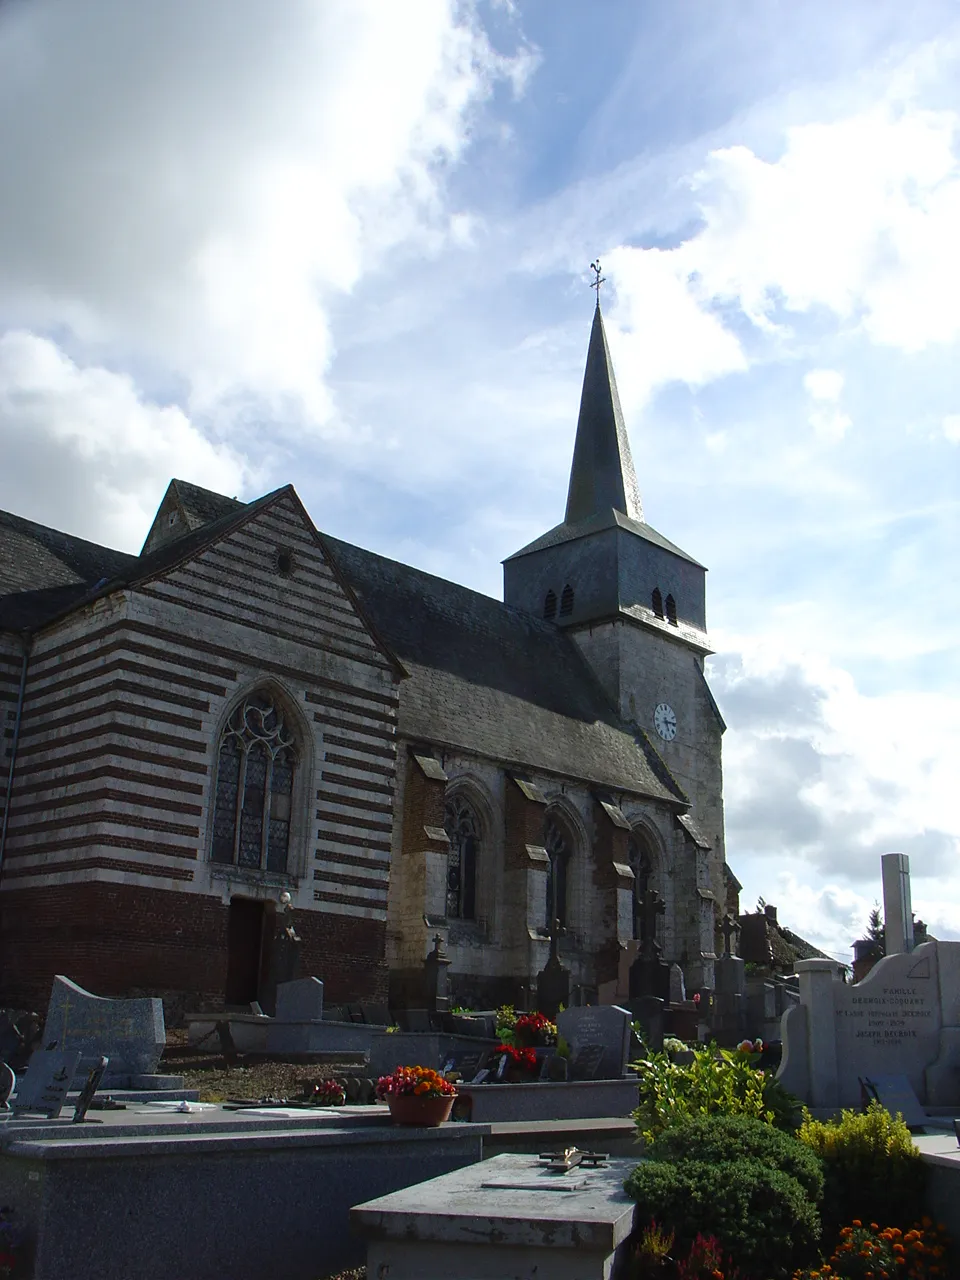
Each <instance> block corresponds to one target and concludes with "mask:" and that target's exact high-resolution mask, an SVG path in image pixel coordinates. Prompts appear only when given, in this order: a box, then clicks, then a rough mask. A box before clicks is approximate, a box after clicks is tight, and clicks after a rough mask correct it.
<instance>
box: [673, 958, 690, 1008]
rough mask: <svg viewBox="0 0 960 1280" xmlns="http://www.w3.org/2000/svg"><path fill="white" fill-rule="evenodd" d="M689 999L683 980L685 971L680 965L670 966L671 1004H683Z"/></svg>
mask: <svg viewBox="0 0 960 1280" xmlns="http://www.w3.org/2000/svg"><path fill="white" fill-rule="evenodd" d="M686 998H687V988H686V984H685V982H684V980H683V970H682V969H681V968H680V966H679V965H678V964H672V965H671V966H670V1003H671V1004H683V1003H684V1001H685V1000H686Z"/></svg>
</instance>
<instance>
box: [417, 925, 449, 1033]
mask: <svg viewBox="0 0 960 1280" xmlns="http://www.w3.org/2000/svg"><path fill="white" fill-rule="evenodd" d="M449 969H450V957H449V956H448V955H447V954H446V953H445V951H444V949H443V937H442V936H441V935H440V934H439V933H438V934H437V935H436V937H435V938H434V940H433V950H432V951H431V952H430V954H429V955H428V956H427V958H426V960H424V962H423V990H424V1003H425V1004H426V1006H427V1009H428V1010H429V1012H430V1013H446V1012H447V1011H448V1010H449V1008H450V979H449Z"/></svg>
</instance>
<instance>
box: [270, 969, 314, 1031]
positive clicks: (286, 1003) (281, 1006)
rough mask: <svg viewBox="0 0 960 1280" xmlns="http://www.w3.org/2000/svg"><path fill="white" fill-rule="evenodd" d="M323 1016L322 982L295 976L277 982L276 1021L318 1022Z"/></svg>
mask: <svg viewBox="0 0 960 1280" xmlns="http://www.w3.org/2000/svg"><path fill="white" fill-rule="evenodd" d="M322 1018H323V983H322V982H321V981H320V979H319V978H297V979H296V981H294V982H280V983H278V984H277V1013H276V1020H277V1022H319V1021H320V1020H321V1019H322Z"/></svg>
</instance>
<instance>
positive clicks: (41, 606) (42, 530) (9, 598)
mask: <svg viewBox="0 0 960 1280" xmlns="http://www.w3.org/2000/svg"><path fill="white" fill-rule="evenodd" d="M136 563H137V557H136V556H131V555H126V554H125V553H124V552H123V551H114V550H112V549H111V548H110V547H101V546H99V545H98V544H97V543H96V542H87V541H86V539H84V538H75V537H74V536H73V535H72V534H69V533H61V532H60V531H59V530H57V529H48V528H47V526H46V525H42V524H36V523H35V522H34V521H33V520H24V519H23V517H22V516H15V515H12V514H11V513H10V512H7V511H0V630H4V631H25V630H30V629H31V628H33V627H36V626H39V625H40V624H41V623H42V622H44V621H46V620H47V619H48V618H51V617H54V616H56V614H57V613H62V612H63V611H64V610H65V609H68V608H70V607H72V606H73V605H74V604H76V603H78V602H79V601H80V600H82V599H83V598H84V596H86V595H87V594H88V592H89V591H90V590H91V588H93V587H94V585H95V584H97V583H100V582H105V581H108V580H109V579H111V578H115V577H117V576H118V575H120V574H122V573H124V572H125V571H126V570H127V569H128V568H129V567H130V566H131V565H134V564H136Z"/></svg>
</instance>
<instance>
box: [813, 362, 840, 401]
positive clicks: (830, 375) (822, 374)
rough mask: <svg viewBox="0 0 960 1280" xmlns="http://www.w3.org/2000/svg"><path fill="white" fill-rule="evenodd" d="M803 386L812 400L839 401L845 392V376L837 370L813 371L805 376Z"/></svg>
mask: <svg viewBox="0 0 960 1280" xmlns="http://www.w3.org/2000/svg"><path fill="white" fill-rule="evenodd" d="M803 385H804V387H805V388H806V390H807V395H808V396H809V397H810V399H811V400H832V401H837V400H839V399H840V393H841V392H842V391H843V374H842V373H840V372H839V370H837V369H811V370H810V372H809V373H807V374H805V375H804V379H803Z"/></svg>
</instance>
